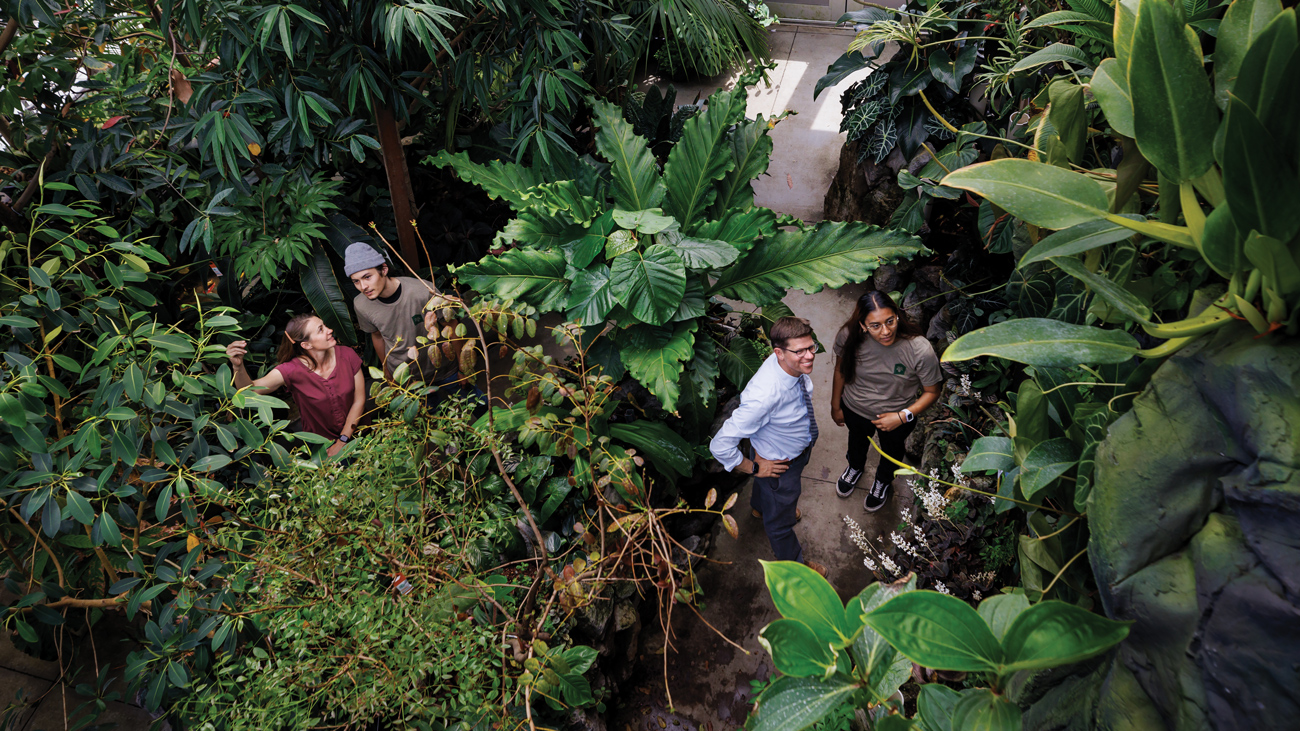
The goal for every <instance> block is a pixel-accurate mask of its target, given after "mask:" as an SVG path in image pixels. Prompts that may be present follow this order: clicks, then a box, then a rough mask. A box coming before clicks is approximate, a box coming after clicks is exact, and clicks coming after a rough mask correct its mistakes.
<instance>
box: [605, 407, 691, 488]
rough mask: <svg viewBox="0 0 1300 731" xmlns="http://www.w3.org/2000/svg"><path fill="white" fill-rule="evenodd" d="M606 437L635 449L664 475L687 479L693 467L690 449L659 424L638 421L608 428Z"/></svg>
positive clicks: (657, 422)
mask: <svg viewBox="0 0 1300 731" xmlns="http://www.w3.org/2000/svg"><path fill="white" fill-rule="evenodd" d="M609 436H610V438H612V439H616V440H618V441H621V442H625V443H627V444H630V445H632V446H633V447H636V449H637V451H639V452H641V453H642V454H644V455H645V456H646V457H648V458H649V459H650V462H651V463H652V464H653V465H654V466H655V469H657V470H659V472H660V473H662V474H664V475H669V476H671V475H674V474H676V475H677V476H678V477H689V476H690V474H691V468H692V467H694V466H695V455H694V452H692V451H691V445H690V444H688V443H687V441H686V440H685V439H682V437H681V436H680V435H679V434H678V433H677V432H675V431H673V430H672V429H670V428H668V425H667V424H665V423H663V422H662V421H648V420H646V419H638V420H636V421H634V422H632V423H630V424H610V425H609Z"/></svg>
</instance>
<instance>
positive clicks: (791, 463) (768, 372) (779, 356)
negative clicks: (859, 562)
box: [709, 317, 826, 576]
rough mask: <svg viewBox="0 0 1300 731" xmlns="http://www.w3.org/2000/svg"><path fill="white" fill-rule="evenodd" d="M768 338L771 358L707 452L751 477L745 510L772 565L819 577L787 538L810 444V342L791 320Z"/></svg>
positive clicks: (804, 325)
mask: <svg viewBox="0 0 1300 731" xmlns="http://www.w3.org/2000/svg"><path fill="white" fill-rule="evenodd" d="M770 337H771V340H772V346H773V347H772V355H770V356H768V358H767V360H765V361H763V365H762V367H760V368H759V369H758V372H757V373H755V374H754V377H753V378H751V379H749V384H748V385H746V386H745V390H744V391H743V392H742V393H741V394H740V406H738V407H737V408H736V410H735V411H734V412H732V414H731V417H730V418H728V419H727V421H726V423H724V424H723V425H722V428H721V429H719V430H718V433H717V434H716V435H715V436H714V437H713V441H712V442H710V443H709V451H711V452H712V453H713V456H714V457H715V458H717V460H718V462H719V463H721V464H722V466H723V467H724V468H726V469H728V470H731V471H733V472H742V473H744V474H747V475H752V476H753V477H754V487H753V492H752V495H751V496H750V505H751V506H752V507H753V509H754V513H755V515H760V514H761V516H762V519H763V530H764V531H766V533H767V540H768V542H769V543H770V544H771V545H772V553H773V554H775V555H776V559H777V560H778V561H798V562H800V563H803V564H806V565H807V566H808V567H809V568H811V569H813V570H814V571H817V572H818V573H820V574H822V575H823V576H825V575H826V567H824V566H822V565H821V564H818V563H816V562H814V561H806V560H804V556H803V546H801V545H799V537H798V536H796V535H795V533H794V524H795V523H796V522H798V520H799V517H800V516H799V495H800V493H801V492H802V491H803V486H802V476H803V468H804V466H805V465H807V464H808V454H809V452H811V451H812V445H813V443H815V442H816V441H817V419H816V418H815V417H814V416H813V409H812V389H813V385H812V378H811V377H810V376H809V374H811V373H812V369H813V360H814V359H815V357H816V353H817V343H816V341H814V340H813V330H812V326H811V325H809V324H808V321H807V320H805V319H803V318H799V317H782V318H781V319H780V320H777V321H776V324H774V325H772V332H771V335H770ZM746 438H748V439H749V444H750V447H751V454H749V455H744V454H741V452H740V440H742V439H746Z"/></svg>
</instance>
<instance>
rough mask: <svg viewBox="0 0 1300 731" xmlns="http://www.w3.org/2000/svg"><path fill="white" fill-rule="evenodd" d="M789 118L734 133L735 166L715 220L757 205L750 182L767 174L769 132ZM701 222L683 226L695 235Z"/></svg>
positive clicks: (752, 123) (749, 124) (721, 184)
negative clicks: (696, 227) (735, 209)
mask: <svg viewBox="0 0 1300 731" xmlns="http://www.w3.org/2000/svg"><path fill="white" fill-rule="evenodd" d="M784 118H785V115H783V114H782V115H778V116H776V117H772V118H770V119H763V115H761V114H760V115H758V117H757V118H755V119H751V120H747V121H744V122H741V123H740V124H738V125H736V128H735V129H734V130H732V132H731V139H730V140H728V147H730V149H731V159H732V160H734V161H735V163H736V164H735V165H734V166H733V167H732V168H731V169H730V170H728V171H727V174H726V175H724V176H722V179H721V180H719V181H718V183H717V185H716V187H717V190H718V196H717V198H716V199H714V201H713V213H714V217H715V218H716V217H717V216H719V215H721V214H722V213H723V212H725V211H729V210H731V209H733V208H738V209H741V210H745V209H748V208H750V207H752V206H753V205H754V186H753V184H752V183H751V182H750V181H752V180H754V179H755V178H757V177H758V176H760V175H762V174H763V173H765V172H767V167H768V165H770V164H771V162H772V137H771V136H770V135H769V134H768V131H769V130H771V129H772V126H773V125H775V124H776V123H777V122H779V121H781V120H782V119H784ZM697 223H702V222H697V221H691V222H690V223H689V224H683V225H684V226H685V227H686V230H687V231H692V230H693V228H694V226H695V225H696V224H697Z"/></svg>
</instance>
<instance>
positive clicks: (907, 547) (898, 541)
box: [889, 531, 921, 559]
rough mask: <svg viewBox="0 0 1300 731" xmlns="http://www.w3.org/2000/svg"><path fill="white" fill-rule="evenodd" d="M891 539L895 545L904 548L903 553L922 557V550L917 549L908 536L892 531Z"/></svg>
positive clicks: (913, 556)
mask: <svg viewBox="0 0 1300 731" xmlns="http://www.w3.org/2000/svg"><path fill="white" fill-rule="evenodd" d="M889 540H890V541H892V542H893V543H894V545H895V546H898V547H899V548H901V549H902V550H903V553H906V554H907V555H909V556H911V557H912V558H915V559H920V558H921V552H920V551H918V550H916V546H913V545H912V544H911V543H910V542H908V540H907V538H905V537H904V536H902V535H900V534H899V533H898V531H891V532H890V533H889Z"/></svg>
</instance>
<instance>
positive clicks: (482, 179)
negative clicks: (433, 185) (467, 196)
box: [424, 150, 544, 211]
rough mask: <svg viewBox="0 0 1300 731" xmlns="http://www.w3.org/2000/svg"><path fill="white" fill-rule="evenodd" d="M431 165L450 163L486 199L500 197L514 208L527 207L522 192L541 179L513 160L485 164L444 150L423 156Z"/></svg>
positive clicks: (439, 165) (440, 165)
mask: <svg viewBox="0 0 1300 731" xmlns="http://www.w3.org/2000/svg"><path fill="white" fill-rule="evenodd" d="M424 162H425V163H426V164H429V165H433V166H434V167H439V168H441V167H447V166H448V165H450V166H451V168H452V169H453V170H455V171H456V175H458V176H460V179H461V180H464V181H465V182H467V183H473V184H475V185H477V186H478V187H480V188H482V189H483V192H485V193H487V194H488V197H489V198H500V199H501V200H503V201H505V202H507V203H509V204H510V207H511V208H514V209H515V210H516V211H518V210H522V209H524V208H526V207H528V203H527V202H526V201H525V200H524V191H526V190H528V189H529V188H532V187H533V186H536V185H539V184H541V183H542V182H544V181H543V180H542V178H541V176H540V175H539V174H538V173H537V171H535V170H531V169H529V168H526V167H524V166H523V165H516V164H514V163H508V162H501V161H500V160H493V161H492V162H490V163H488V164H487V165H479V164H478V163H474V162H470V159H469V154H468V153H464V152H458V153H456V154H454V155H453V154H451V153H449V152H447V151H446V150H443V151H441V152H439V153H438V154H437V155H434V156H430V157H427V158H425V159H424Z"/></svg>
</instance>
